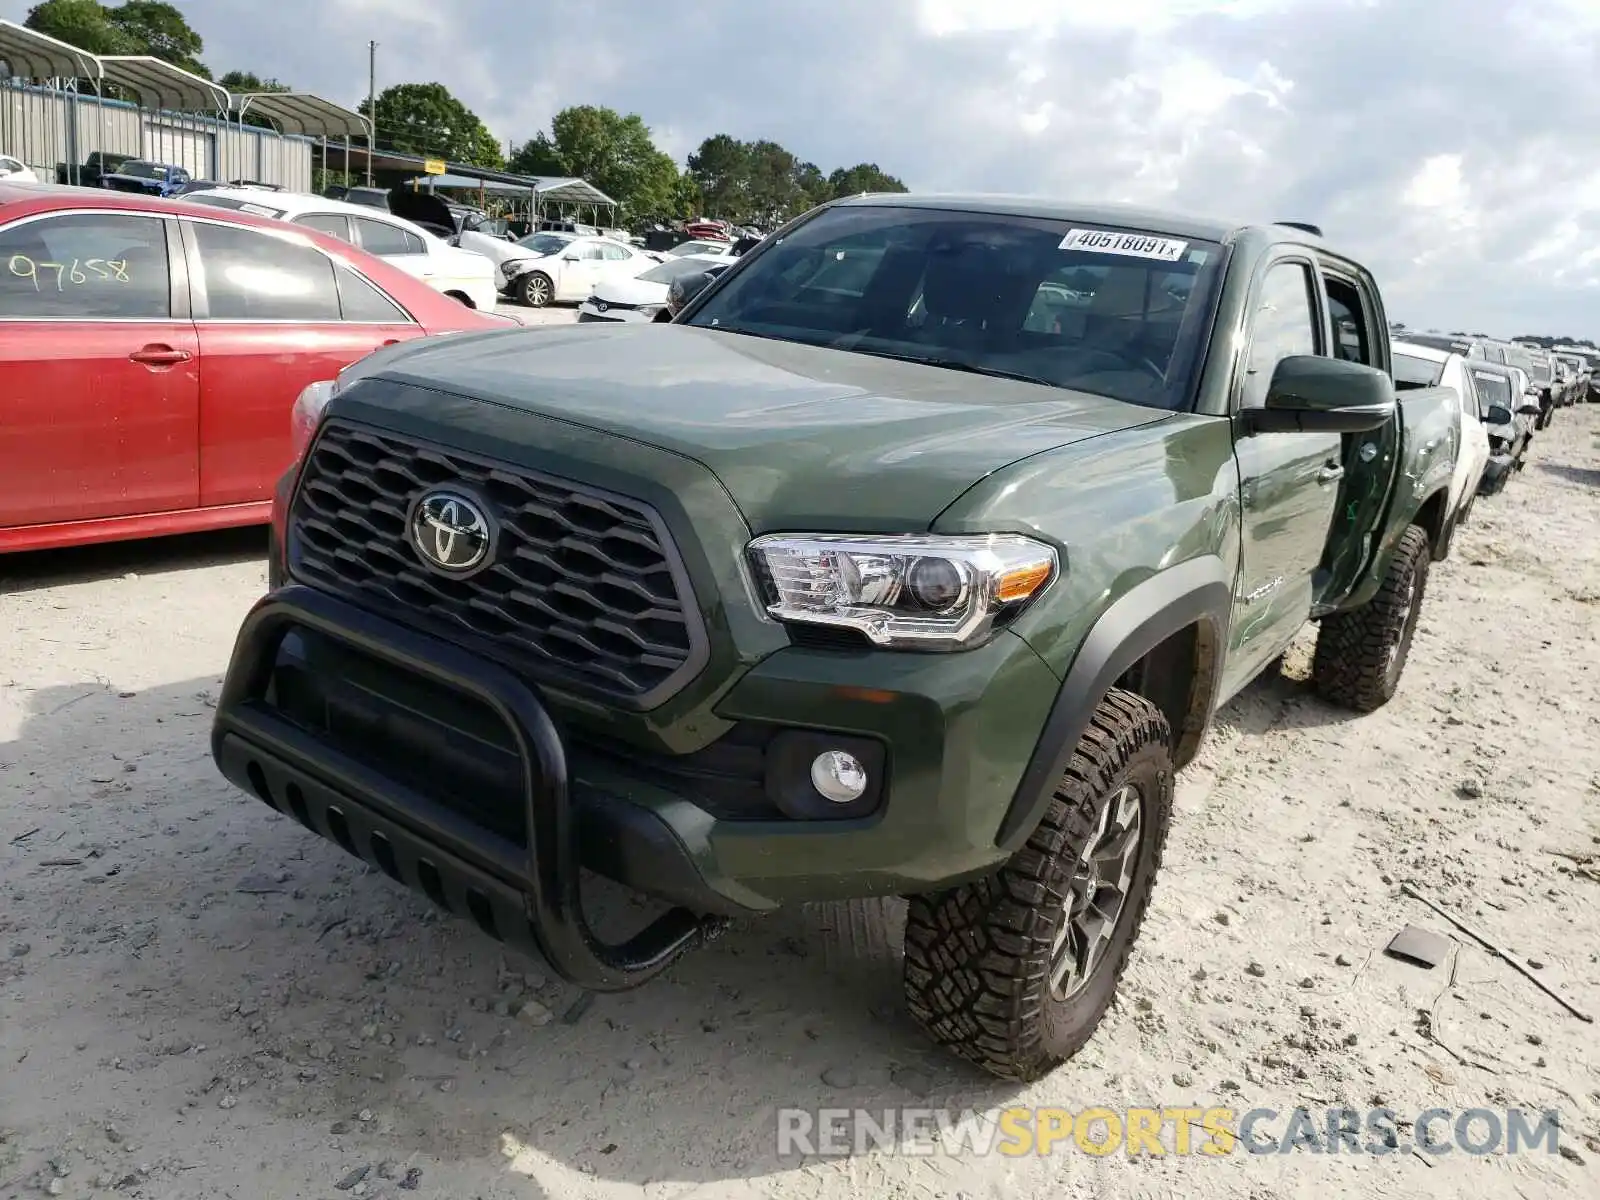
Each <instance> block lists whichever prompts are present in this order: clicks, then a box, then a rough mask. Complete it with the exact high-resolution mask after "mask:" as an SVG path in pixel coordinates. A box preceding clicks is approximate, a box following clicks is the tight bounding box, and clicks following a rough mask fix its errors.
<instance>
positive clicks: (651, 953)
mask: <svg viewBox="0 0 1600 1200" xmlns="http://www.w3.org/2000/svg"><path fill="white" fill-rule="evenodd" d="M297 627H298V628H303V629H307V630H311V631H313V632H315V633H318V634H321V635H323V636H325V637H328V638H330V639H333V640H335V641H340V642H343V643H345V644H347V645H349V646H351V647H352V648H354V649H357V650H359V651H361V652H363V653H365V654H368V655H371V656H372V657H373V658H376V659H380V660H383V661H386V662H388V663H390V664H393V665H394V666H397V667H400V668H403V669H405V670H408V671H412V672H415V673H416V674H418V675H420V676H424V677H426V678H428V679H431V680H433V681H434V682H435V683H438V684H440V685H443V686H445V687H449V688H454V689H456V690H458V691H460V692H462V693H464V694H465V695H466V696H468V697H471V698H472V699H474V700H477V701H479V702H480V703H482V704H484V705H485V706H487V707H488V708H489V709H490V710H491V711H492V712H494V713H495V714H496V715H497V716H498V717H499V718H500V720H501V721H502V722H503V723H504V724H505V726H506V728H507V730H508V731H509V732H510V734H511V736H512V738H513V739H514V742H515V747H516V752H517V756H518V758H519V759H520V761H521V764H522V792H523V795H522V802H523V808H524V817H525V820H526V828H527V849H526V854H525V856H524V857H522V858H520V860H519V859H518V858H517V856H513V855H509V854H507V853H505V852H504V851H503V850H502V851H497V850H495V849H494V848H492V847H489V846H487V845H486V844H485V843H486V839H484V838H483V837H482V836H481V835H480V833H479V832H478V831H476V830H475V829H474V828H473V827H472V826H471V824H470V822H468V821H466V819H465V818H463V817H461V816H460V815H459V814H456V813H454V812H451V811H449V810H447V809H445V808H443V807H442V806H440V805H438V804H435V803H434V802H432V801H430V800H429V799H428V798H427V797H425V796H422V795H420V794H417V793H415V792H411V791H410V790H409V789H408V788H406V787H405V786H404V785H402V784H399V783H397V782H396V781H394V780H391V779H388V778H386V777H385V776H384V775H383V774H382V773H381V772H378V771H376V770H374V769H373V768H371V767H369V766H367V765H366V764H364V763H361V762H357V761H356V760H355V759H353V758H351V757H350V756H348V755H346V754H344V753H342V752H340V751H339V750H337V749H336V748H334V747H332V746H329V745H327V744H326V743H324V742H323V741H321V740H320V739H318V738H316V737H313V736H312V735H310V734H309V733H308V732H306V731H305V730H304V729H302V728H300V727H299V726H297V725H295V724H294V723H292V722H290V721H289V720H287V719H285V718H284V717H283V716H281V715H280V714H278V713H277V712H276V711H274V710H273V709H272V708H271V707H270V706H269V705H267V704H266V703H265V702H264V699H265V696H266V693H267V690H268V687H269V684H270V683H271V680H272V675H273V670H274V664H275V662H276V659H277V655H278V649H279V647H280V645H281V644H282V641H283V639H284V637H285V636H286V635H287V634H288V633H289V632H290V631H291V630H292V629H295V628H297ZM211 751H212V756H213V758H214V759H215V760H216V762H217V765H218V767H219V769H221V771H222V773H223V774H224V775H225V776H226V777H227V778H228V779H229V780H230V781H231V782H233V783H234V784H236V785H237V786H239V787H241V788H243V789H245V790H246V791H249V792H252V793H254V794H256V795H258V796H259V797H260V798H261V799H262V800H264V801H265V802H266V803H268V804H270V805H271V806H272V807H274V808H276V809H278V810H279V811H282V812H287V813H289V814H290V815H291V816H294V817H295V818H296V819H298V820H300V821H301V822H302V823H304V824H306V825H308V826H309V827H310V828H311V829H312V830H313V831H314V832H316V833H319V834H321V835H322V836H323V837H325V838H328V839H329V840H330V841H333V842H335V843H337V844H339V845H341V846H343V847H344V848H345V849H346V850H348V851H350V852H351V853H353V854H356V855H357V856H358V857H361V858H363V859H365V860H367V861H369V862H373V863H374V865H376V866H378V867H380V869H383V870H384V871H385V872H386V873H387V874H389V875H391V876H393V877H395V878H399V879H400V880H401V882H404V883H408V884H410V885H411V886H413V887H419V888H420V889H421V890H423V891H425V892H427V893H428V894H429V895H430V897H431V898H433V899H434V900H435V902H436V903H440V904H442V905H443V906H444V907H446V908H447V909H450V910H451V911H454V912H456V913H457V914H458V915H465V914H466V913H467V912H468V911H469V910H470V909H474V908H477V909H481V908H482V907H483V905H485V904H487V905H488V906H489V908H490V914H489V915H490V919H492V918H493V916H494V914H495V913H497V912H498V913H500V914H501V915H505V912H506V910H508V909H517V908H520V909H521V916H522V917H523V919H524V921H525V923H526V926H527V929H528V931H529V933H530V934H531V941H532V943H533V945H532V947H531V948H532V949H535V950H537V952H538V953H539V954H541V955H542V956H543V957H544V958H545V959H546V961H547V962H549V964H550V965H551V967H552V968H553V969H554V970H555V971H556V973H557V974H559V975H560V976H561V977H562V978H564V979H566V980H567V981H568V982H570V983H573V984H576V985H577V986H579V987H583V988H587V989H589V990H591V991H597V992H612V991H622V990H625V989H627V988H631V987H637V986H638V985H639V984H642V983H644V982H646V981H647V980H649V979H650V978H652V977H654V976H655V975H657V974H659V973H660V972H661V971H663V970H665V969H666V968H667V967H668V966H670V965H671V964H672V962H673V961H675V960H676V959H677V958H678V957H679V956H680V955H681V954H682V953H683V952H684V951H686V950H688V949H690V948H692V947H693V946H694V945H696V944H697V943H699V942H700V941H702V940H704V939H706V938H707V937H709V936H711V935H713V934H714V933H715V932H717V931H718V930H719V929H720V928H721V927H722V925H723V924H724V922H723V921H722V920H721V919H719V918H716V917H705V916H700V915H697V914H696V913H693V912H691V911H690V910H688V909H686V908H682V907H677V908H673V909H671V910H669V911H668V912H666V913H663V914H662V915H661V916H659V917H657V918H656V919H655V920H654V921H652V922H651V923H650V924H649V925H647V926H646V927H645V928H644V929H642V930H640V931H639V932H638V933H636V934H635V935H634V936H632V937H631V938H629V939H628V940H627V941H625V942H622V943H620V944H612V943H607V942H604V941H601V940H600V939H599V938H598V937H597V936H596V935H595V934H594V932H593V931H592V930H591V929H590V928H589V924H588V922H587V921H586V920H585V918H584V914H583V903H582V897H581V894H580V886H579V885H580V864H579V841H578V822H577V820H576V819H575V815H574V813H573V809H572V800H571V796H570V793H569V779H568V773H567V755H566V750H565V748H564V746H563V744H562V741H561V737H560V734H559V732H558V731H557V729H556V726H555V723H554V722H553V721H552V719H551V717H550V714H549V713H548V712H547V711H546V709H545V706H544V705H543V704H542V703H541V702H540V700H539V696H538V694H537V692H536V691H535V690H534V688H533V687H531V686H530V685H529V684H528V683H526V682H525V681H523V680H522V679H521V678H519V677H518V676H516V675H514V674H513V673H511V672H510V671H508V670H506V669H505V668H504V667H501V666H499V665H498V664H496V663H492V662H488V661H486V660H484V659H482V658H479V657H478V656H476V655H474V654H471V653H469V652H468V651H465V650H463V649H461V648H460V647H457V646H454V645H451V644H450V643H448V642H442V641H438V640H435V639H433V638H430V637H427V636H425V635H423V634H420V633H418V632H416V631H415V630H412V629H410V628H408V627H407V626H404V625H400V624H397V623H395V622H392V621H388V620H385V619H383V618H381V617H378V616H375V615H374V614H372V613H370V612H368V611H366V610H364V609H359V608H356V607H355V606H353V605H350V604H348V603H346V602H344V601H342V600H339V599H337V598H335V597H333V596H329V595H326V594H324V593H322V592H317V591H314V590H312V589H310V588H307V587H302V586H300V585H296V584H291V585H289V586H287V587H283V588H280V589H278V590H276V591H274V592H271V593H269V594H268V595H266V596H265V597H263V598H262V599H261V600H259V601H258V602H257V603H256V604H255V606H254V607H253V608H252V609H251V610H250V613H249V615H248V616H246V617H245V620H244V624H243V626H242V627H241V628H240V630H239V635H238V639H237V641H236V642H235V645H234V651H233V658H232V660H231V662H230V663H229V666H228V674H227V678H226V680H225V682H224V684H223V688H222V695H221V697H220V699H219V700H218V702H217V714H216V719H215V721H214V723H213V725H212V732H211ZM273 777H276V778H273ZM274 782H277V783H279V784H280V785H281V787H280V789H275V788H274V787H273V786H272V785H273V783H274ZM280 790H281V792H282V793H283V794H282V795H280V794H279V792H280ZM308 797H309V799H308ZM397 848H398V852H397ZM429 859H433V860H442V861H443V863H444V866H445V868H446V869H444V870H441V868H440V863H439V862H438V861H432V862H430V861H428V860H429ZM473 860H477V861H476V862H474V861H473ZM463 878H467V879H470V880H471V884H472V891H473V893H474V894H467V893H466V891H465V888H464V887H458V884H459V883H460V880H461V879H463ZM441 880H443V881H444V882H441ZM451 890H459V891H461V895H460V896H458V897H456V899H457V900H459V901H460V903H459V905H458V904H456V903H451V902H449V900H450V897H448V896H446V895H445V894H444V893H446V892H449V891H451ZM473 915H474V916H476V915H478V914H477V912H474V913H473ZM484 923H485V922H484V920H483V919H482V918H480V920H479V924H480V925H481V924H484ZM506 940H513V939H509V938H507V939H506Z"/></svg>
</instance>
